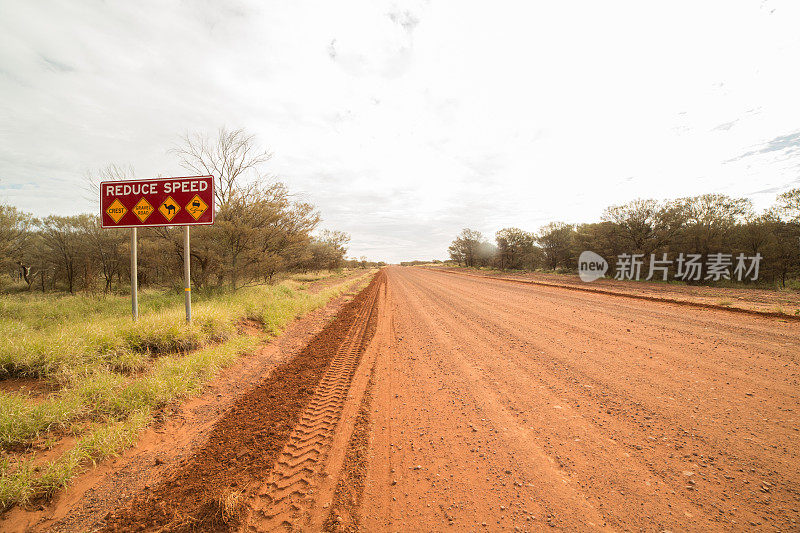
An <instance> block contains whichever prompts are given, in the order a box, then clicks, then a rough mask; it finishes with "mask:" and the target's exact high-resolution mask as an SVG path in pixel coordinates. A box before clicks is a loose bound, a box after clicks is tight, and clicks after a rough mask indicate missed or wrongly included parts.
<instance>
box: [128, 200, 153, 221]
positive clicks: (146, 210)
mask: <svg viewBox="0 0 800 533" xmlns="http://www.w3.org/2000/svg"><path fill="white" fill-rule="evenodd" d="M153 211H155V209H153V206H152V205H150V202H148V201H147V200H145V199H144V196H142V198H141V199H140V200H139V201H138V202H136V205H135V206H133V214H134V215H136V218H138V219H139V220H141V221H142V222H144V221H145V220H147V217H149V216H150V213H152V212H153Z"/></svg>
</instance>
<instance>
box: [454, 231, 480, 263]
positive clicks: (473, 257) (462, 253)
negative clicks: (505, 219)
mask: <svg viewBox="0 0 800 533" xmlns="http://www.w3.org/2000/svg"><path fill="white" fill-rule="evenodd" d="M484 242H486V241H485V239H484V238H483V235H482V234H481V232H480V231H475V230H471V229H469V228H464V229H463V230H461V233H459V234H458V237H456V238H455V240H454V241H453V242H452V244H450V247H449V248H448V251H449V252H450V257H451V258H452V259H453V260H454V261H457V262H458V264H459V265H461V264H462V263H463V264H464V265H465V266H468V267H472V266H475V265H476V263H477V261H478V259H479V257H480V254H479V251H480V245H481V244H482V243H484Z"/></svg>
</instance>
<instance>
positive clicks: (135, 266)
mask: <svg viewBox="0 0 800 533" xmlns="http://www.w3.org/2000/svg"><path fill="white" fill-rule="evenodd" d="M136 241H137V239H136V228H131V314H132V315H133V320H134V321H135V320H136V319H137V318H139V263H138V257H137V253H136V252H137V250H136Z"/></svg>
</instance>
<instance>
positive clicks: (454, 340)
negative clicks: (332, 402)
mask: <svg viewBox="0 0 800 533" xmlns="http://www.w3.org/2000/svg"><path fill="white" fill-rule="evenodd" d="M387 274H388V275H387V278H388V284H387V299H388V306H389V311H388V315H389V316H388V317H387V318H388V320H390V322H391V327H390V328H389V331H388V332H386V330H385V329H384V330H383V331H384V333H383V334H381V333H380V332H381V331H382V330H381V328H380V326H379V329H378V332H379V334H378V335H377V337H376V340H375V342H378V343H380V342H382V343H384V344H385V346H384V347H383V348H382V349H381V350H380V353H379V355H378V357H377V359H376V366H375V374H374V383H375V385H374V391H373V400H372V405H371V409H370V413H371V415H372V433H371V436H370V439H369V447H368V451H367V454H366V455H367V457H368V461H367V465H366V481H365V488H364V495H363V500H362V501H363V503H362V505H361V509H360V526H361V528H362V529H364V530H367V531H447V530H456V529H461V530H467V531H475V530H480V529H481V528H484V529H486V530H492V531H495V530H510V531H514V530H539V529H543V528H544V529H550V528H551V527H552V528H558V529H564V530H569V531H588V530H633V531H639V530H643V531H662V530H672V531H691V530H696V531H700V530H739V531H744V530H754V529H755V530H765V531H775V530H781V531H791V530H795V531H796V530H798V528H799V527H800V526H798V523H797V521H798V520H800V513H799V512H798V511H799V510H800V509H799V508H800V453H799V452H800V431H798V430H800V420H798V409H800V401H799V399H798V395H800V371H799V369H798V363H800V327H798V324H797V323H796V322H787V321H782V320H780V319H773V318H763V317H752V316H746V315H739V314H735V313H730V312H725V311H722V310H719V311H718V310H712V309H693V308H687V307H685V306H678V305H671V304H665V303H658V302H648V301H639V300H632V299H628V298H621V297H614V296H606V295H598V294H591V293H582V292H575V291H570V290H566V289H559V288H548V287H541V286H526V285H522V284H513V283H508V282H502V281H496V280H491V279H479V278H475V277H466V276H463V277H462V276H456V275H452V274H446V273H442V272H435V271H430V270H425V269H420V268H402V267H390V268H389V269H387ZM387 334H388V338H386V335H387ZM381 335H383V336H384V338H383V339H381V338H380V337H381Z"/></svg>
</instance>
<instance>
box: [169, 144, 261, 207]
mask: <svg viewBox="0 0 800 533" xmlns="http://www.w3.org/2000/svg"><path fill="white" fill-rule="evenodd" d="M170 152H171V153H173V154H175V155H177V156H178V157H179V159H180V163H181V166H183V168H185V169H187V170H188V171H190V172H192V173H194V174H204V175H211V176H214V179H215V180H216V181H215V187H214V196H215V198H216V201H217V205H218V206H220V207H221V206H223V205H225V204H227V203H228V201H229V200H230V199H231V198H232V196H233V195H234V193H235V192H237V191H241V190H244V189H246V188H247V186H248V184H247V183H245V182H244V177H245V176H246V175H247V174H254V176H253V177H254V180H252V181H256V182H260V181H262V180H263V179H264V178H265V176H264V175H263V174H262V173H261V165H263V164H264V163H266V162H267V161H269V160H270V158H271V157H272V153H271V152H270V151H269V150H267V149H261V148H258V147H257V146H256V137H255V135H252V134H249V133H247V132H245V130H244V129H236V130H233V131H228V130H227V129H226V128H220V129H219V130H218V132H217V137H216V139H211V137H209V136H208V135H206V134H200V133H196V134H193V135H189V134H186V135H185V136H184V137H183V138H182V144H181V145H180V146H177V147H175V148H173V149H172V150H170Z"/></svg>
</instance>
